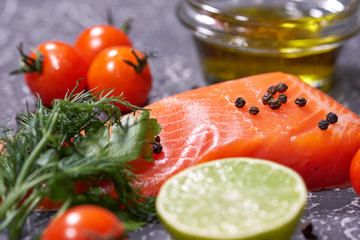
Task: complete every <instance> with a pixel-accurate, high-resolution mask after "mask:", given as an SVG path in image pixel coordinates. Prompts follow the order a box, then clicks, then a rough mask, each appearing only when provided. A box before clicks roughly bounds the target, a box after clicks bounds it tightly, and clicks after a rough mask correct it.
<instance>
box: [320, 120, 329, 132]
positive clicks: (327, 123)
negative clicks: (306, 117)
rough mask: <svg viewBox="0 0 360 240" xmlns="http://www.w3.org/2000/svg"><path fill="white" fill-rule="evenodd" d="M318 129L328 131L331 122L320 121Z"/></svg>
mask: <svg viewBox="0 0 360 240" xmlns="http://www.w3.org/2000/svg"><path fill="white" fill-rule="evenodd" d="M318 127H319V128H320V129H321V130H326V129H328V127H329V121H327V120H320V121H319V123H318Z"/></svg>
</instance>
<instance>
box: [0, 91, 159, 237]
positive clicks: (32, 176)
mask: <svg viewBox="0 0 360 240" xmlns="http://www.w3.org/2000/svg"><path fill="white" fill-rule="evenodd" d="M116 102H117V103H121V104H124V105H126V106H128V107H131V108H132V109H133V110H134V114H130V115H126V116H123V117H121V112H120V109H119V108H117V107H116V106H114V103H116ZM136 111H138V112H139V113H138V114H137V116H136V117H135V112H136ZM104 116H105V117H104ZM18 119H19V127H18V129H17V130H16V131H15V132H14V131H13V130H9V129H5V130H4V133H3V136H2V137H1V139H0V141H1V145H2V148H1V152H0V197H1V201H2V202H1V205H0V231H2V230H4V229H6V228H7V229H8V234H9V238H10V239H16V238H17V237H18V235H19V233H20V232H21V229H22V227H23V225H24V223H25V221H26V219H27V217H28V216H29V215H30V214H31V213H32V212H33V211H34V210H35V209H36V207H37V206H38V204H39V203H40V202H41V200H42V199H43V198H44V197H49V198H50V199H52V200H54V201H60V202H64V204H63V207H62V210H65V209H66V208H67V207H69V206H71V205H76V204H81V203H95V204H98V205H102V206H104V207H107V208H109V209H112V210H118V209H119V206H123V207H124V209H125V211H126V215H128V216H131V218H132V219H138V220H143V219H146V218H149V217H153V216H155V208H154V197H144V196H142V195H141V192H140V189H139V188H135V187H133V184H132V183H133V182H134V181H136V176H135V175H134V174H133V172H132V171H131V167H130V166H129V165H127V163H128V162H130V161H132V160H135V159H138V158H144V159H145V160H147V161H152V160H153V159H152V147H151V144H150V143H152V142H154V139H155V136H156V135H158V134H159V132H160V131H161V127H160V125H159V124H158V123H157V121H156V119H154V118H150V113H149V110H146V109H141V108H138V107H135V106H132V105H131V104H129V103H128V102H126V101H124V100H123V97H122V96H120V97H113V96H111V91H103V92H97V93H94V94H92V93H91V92H86V91H83V92H81V93H78V94H74V91H73V92H72V93H70V94H68V95H67V96H66V97H65V99H64V100H55V101H54V102H53V105H52V108H51V109H50V108H47V107H45V106H43V105H42V103H41V100H40V99H38V100H37V108H36V111H35V112H34V113H31V112H30V111H29V110H28V112H27V113H26V114H25V113H21V114H19V115H18ZM10 133H11V134H10ZM84 133H85V134H84ZM102 179H105V180H107V181H108V182H112V183H113V185H114V189H115V191H116V193H117V195H118V198H117V199H113V198H111V197H110V195H106V194H103V192H102V190H101V188H99V187H97V186H96V183H98V182H99V181H100V180H102ZM78 181H84V182H87V183H89V184H90V185H91V186H92V187H90V188H89V189H88V190H87V191H86V192H85V193H83V194H76V192H75V189H74V183H76V182H78Z"/></svg>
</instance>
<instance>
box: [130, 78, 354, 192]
mask: <svg viewBox="0 0 360 240" xmlns="http://www.w3.org/2000/svg"><path fill="white" fill-rule="evenodd" d="M280 82H282V83H285V84H286V85H287V86H288V90H287V91H286V92H285V95H287V97H288V102H287V103H285V104H283V105H282V106H281V108H280V109H278V110H272V109H270V107H269V106H268V105H263V103H262V100H261V99H262V96H263V95H264V94H265V93H266V92H267V89H268V87H269V86H271V85H277V84H278V83H280ZM277 96H278V94H276V95H275V98H277ZM238 97H243V98H244V99H245V101H246V105H245V107H243V108H237V107H235V105H234V102H235V100H236V99H237V98H238ZM297 97H303V98H305V99H306V100H307V104H306V105H305V106H304V107H301V108H300V107H299V106H298V105H296V104H295V99H296V98H297ZM251 106H257V107H258V108H259V109H260V112H259V113H258V114H257V115H251V114H250V113H249V111H248V110H249V108H250V107H251ZM148 108H149V109H151V111H150V113H151V116H152V117H155V118H157V120H158V122H159V123H160V124H161V125H162V127H163V130H162V131H161V133H160V135H159V136H160V138H161V144H162V146H163V151H162V152H161V153H160V154H154V157H155V161H154V162H152V163H149V162H145V161H144V160H141V159H138V160H136V161H134V162H132V164H131V165H132V166H133V167H134V168H135V173H137V174H138V175H139V178H138V180H139V184H143V183H144V185H143V193H144V194H145V195H156V194H157V192H158V190H159V188H160V186H161V185H162V184H163V183H164V181H165V180H166V179H168V178H169V177H170V176H172V175H174V174H175V173H177V172H179V171H181V170H183V169H185V168H188V167H190V166H193V165H195V164H198V163H201V162H206V161H211V160H214V159H219V158H224V157H255V158H263V159H268V160H272V161H274V162H278V163H281V164H283V165H286V166H288V167H291V168H292V169H294V170H296V171H297V172H298V173H299V174H300V175H301V176H302V177H303V178H304V180H305V182H306V184H307V186H308V188H309V190H320V189H329V188H336V187H347V186H349V166H350V162H351V159H352V157H353V155H354V154H355V152H356V151H357V150H358V149H359V148H360V118H359V116H357V115H356V114H355V113H353V112H351V111H350V110H349V109H347V108H345V107H344V106H343V105H341V104H340V103H338V102H336V101H335V100H334V99H332V98H331V97H329V96H328V95H326V94H325V93H323V92H321V91H320V90H318V89H315V88H313V87H310V86H309V85H307V84H306V83H304V82H302V81H301V80H300V79H299V78H298V77H295V76H293V75H288V74H284V73H280V72H275V73H266V74H260V75H255V76H252V77H247V78H242V79H239V80H233V81H227V82H224V83H219V84H215V85H211V86H207V87H203V88H199V89H195V90H191V91H188V92H184V93H181V94H178V95H174V96H171V97H168V98H164V99H162V100H160V101H157V102H155V103H153V104H151V105H149V106H148ZM329 112H334V113H336V114H337V116H338V118H339V120H338V122H337V123H335V124H330V125H329V128H328V129H327V130H321V129H320V128H319V127H318V122H319V121H320V120H322V119H325V118H326V115H327V114H328V113H329Z"/></svg>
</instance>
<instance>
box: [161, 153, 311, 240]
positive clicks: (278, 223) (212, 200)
mask: <svg viewBox="0 0 360 240" xmlns="http://www.w3.org/2000/svg"><path fill="white" fill-rule="evenodd" d="M306 199H307V189H306V186H305V183H304V181H303V179H302V178H301V176H300V175H299V174H297V173H296V172H295V171H293V170H292V169H290V168H288V167H285V166H283V165H280V164H277V163H274V162H271V161H267V160H262V159H254V158H226V159H219V160H215V161H211V162H207V163H202V164H199V165H196V166H194V167H191V168H188V169H185V170H184V171H182V172H180V173H178V174H176V175H174V176H173V177H171V178H170V179H168V180H167V181H166V182H165V183H164V184H163V186H162V187H161V189H160V191H159V194H158V197H157V200H156V209H157V212H158V214H159V218H160V220H161V222H162V223H163V224H164V226H165V227H166V228H167V230H168V232H169V233H170V235H171V236H172V237H173V238H174V239H181V240H186V239H203V240H205V239H209V240H210V239H233V240H235V239H290V238H291V236H292V234H293V232H294V231H295V229H296V227H297V225H298V223H299V220H300V217H301V215H302V212H303V210H304V208H305V205H306Z"/></svg>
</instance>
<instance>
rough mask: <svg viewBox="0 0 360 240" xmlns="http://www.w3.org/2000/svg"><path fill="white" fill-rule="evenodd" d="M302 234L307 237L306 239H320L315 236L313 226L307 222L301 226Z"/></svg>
mask: <svg viewBox="0 0 360 240" xmlns="http://www.w3.org/2000/svg"><path fill="white" fill-rule="evenodd" d="M301 232H302V234H303V236H304V237H305V239H309V240H310V239H311V240H316V239H318V238H317V237H316V235H314V234H313V225H312V223H311V222H305V223H304V224H303V225H302V226H301Z"/></svg>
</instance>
